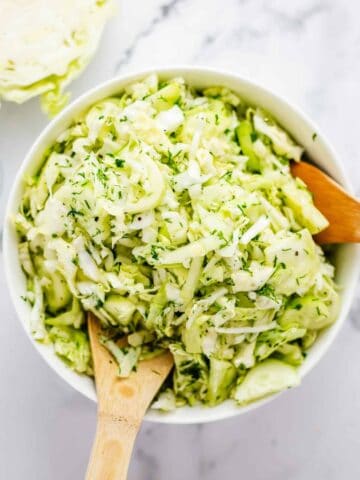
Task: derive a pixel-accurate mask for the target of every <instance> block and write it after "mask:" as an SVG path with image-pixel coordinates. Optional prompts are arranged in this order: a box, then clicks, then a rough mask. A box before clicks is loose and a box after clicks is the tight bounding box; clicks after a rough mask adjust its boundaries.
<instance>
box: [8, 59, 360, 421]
mask: <svg viewBox="0 0 360 480" xmlns="http://www.w3.org/2000/svg"><path fill="white" fill-rule="evenodd" d="M153 72H156V73H157V74H158V75H159V76H160V78H161V79H162V80H164V79H168V78H171V77H174V76H182V77H184V78H185V80H186V82H187V83H188V84H190V85H193V86H195V87H208V86H213V85H223V86H225V87H229V88H231V89H232V90H233V91H234V92H236V93H237V94H239V96H240V97H242V98H244V99H245V100H246V101H248V102H249V103H251V104H255V105H259V106H261V107H263V108H264V109H265V110H267V111H269V112H270V113H271V114H272V115H273V116H274V117H275V119H276V120H277V121H278V122H279V123H280V124H281V125H283V126H284V127H285V128H286V130H287V131H289V132H290V133H291V134H292V136H293V137H294V138H295V139H296V140H297V141H298V142H299V144H300V145H302V146H304V147H305V149H306V152H307V154H308V155H309V157H310V158H311V159H312V160H313V161H314V162H315V163H316V164H317V165H319V167H321V168H322V169H324V170H326V171H327V172H328V173H329V174H330V175H331V176H332V177H334V178H335V179H336V180H337V181H338V182H339V183H341V184H342V185H344V186H345V187H346V188H347V189H350V184H349V181H348V179H347V177H346V174H345V172H344V169H343V167H342V165H341V163H340V161H339V159H338V158H337V156H336V154H335V152H334V150H333V149H332V147H331V146H330V145H329V143H328V142H327V141H326V140H325V138H324V137H323V136H322V135H321V133H320V131H319V129H318V127H317V126H315V125H314V124H313V123H312V122H311V121H310V120H309V119H308V118H307V117H306V116H305V115H304V114H303V113H301V112H300V111H299V110H298V109H296V108H295V107H293V106H291V105H289V103H287V102H286V101H285V100H284V99H282V98H280V97H279V96H277V95H275V94H273V93H271V92H270V91H268V90H266V89H265V88H263V87H260V86H259V85H256V84H254V83H253V82H251V81H249V80H245V79H244V78H242V77H240V76H239V75H237V74H234V73H227V72H220V71H217V70H212V69H207V68H194V67H175V68H164V69H155V70H152V71H142V72H139V73H135V74H131V75H124V76H121V77H118V78H115V79H113V80H110V81H108V82H106V83H104V84H102V85H100V86H98V87H96V88H94V89H92V90H90V91H89V92H88V93H85V94H84V95H82V96H81V97H80V98H79V99H78V100H76V101H75V102H73V103H72V104H71V105H69V106H68V107H67V108H66V109H65V110H64V111H63V112H62V113H60V115H58V116H57V117H56V118H55V119H54V120H53V121H52V122H51V123H50V124H49V125H48V126H47V127H46V128H45V130H44V131H43V132H42V134H41V135H40V136H39V138H38V139H37V140H36V142H35V143H34V145H33V147H32V148H31V150H30V152H29V153H28V155H27V157H26V158H25V161H24V162H23V164H22V167H21V169H20V171H19V173H18V175H17V177H16V179H15V183H14V185H13V189H12V192H11V195H10V198H9V202H8V206H7V212H6V217H5V227H4V260H5V270H6V275H7V281H8V284H9V288H10V293H11V297H12V300H13V302H14V305H15V309H16V311H17V314H18V316H19V317H20V319H21V322H22V325H23V326H24V328H25V330H26V331H27V333H28V335H29V337H30V339H31V342H32V343H33V345H34V346H35V348H36V349H37V350H38V351H39V352H40V354H41V355H42V356H43V358H44V359H45V360H46V362H47V363H48V364H49V365H50V366H51V368H53V369H54V370H55V371H56V372H57V373H58V375H60V377H62V378H63V379H64V380H65V381H66V382H67V383H69V384H70V385H71V386H73V387H74V388H75V389H76V390H78V391H79V392H81V393H82V394H83V395H85V396H86V397H88V398H90V399H92V400H94V401H96V391H95V388H94V383H93V381H92V380H91V379H90V378H88V377H86V376H81V375H78V374H76V373H74V372H72V371H71V370H69V369H68V368H67V367H66V366H65V365H64V363H63V362H62V361H61V360H60V359H59V358H58V357H57V356H56V355H55V354H54V352H53V349H52V347H51V346H45V345H42V344H40V343H37V342H35V341H34V340H33V338H32V337H31V335H30V333H29V331H28V328H27V320H28V318H29V314H30V308H29V306H28V304H26V303H25V302H23V301H22V300H21V296H22V295H24V294H25V276H24V274H23V272H22V270H21V267H20V263H19V257H18V251H17V238H16V232H15V229H14V226H13V223H12V218H13V217H14V214H15V213H16V212H17V210H18V206H19V202H20V200H21V195H22V191H23V179H24V178H25V175H28V174H30V175H31V174H34V173H35V172H36V171H37V169H38V167H39V166H40V164H41V161H42V158H43V153H44V151H45V150H46V148H47V147H48V146H49V145H50V144H51V143H52V142H53V141H54V140H55V139H56V138H57V136H58V135H59V134H60V133H61V132H62V131H63V130H64V128H65V127H67V126H68V124H69V123H71V121H72V120H73V119H74V118H75V117H76V116H77V115H78V114H79V113H80V112H82V111H83V110H84V109H86V108H87V107H89V106H90V105H91V104H93V103H94V102H96V101H98V100H100V99H103V98H105V97H107V96H109V95H113V94H116V93H118V92H121V91H122V89H123V88H124V86H125V85H127V84H129V83H132V82H134V81H136V80H139V79H141V78H143V77H145V76H146V75H148V74H149V73H153ZM315 132H316V133H317V136H316V140H314V139H313V134H314V133H315ZM359 253H360V252H359V249H358V248H357V246H355V245H342V246H339V247H338V249H337V253H336V272H337V273H336V278H337V282H338V284H339V285H341V309H340V313H339V317H338V319H337V321H336V323H334V324H333V325H332V326H331V327H330V328H328V329H327V330H326V331H325V332H324V333H323V334H322V335H321V336H320V338H318V340H317V341H316V343H315V344H314V346H313V347H312V348H311V351H310V352H309V354H308V356H307V357H306V359H305V361H304V363H303V365H302V366H301V368H300V375H301V377H304V376H305V375H306V374H307V373H308V372H309V371H310V370H311V369H312V367H313V366H314V365H315V364H316V363H317V362H318V361H319V360H320V358H321V357H322V356H323V355H324V354H325V352H326V350H327V349H328V347H329V346H330V344H331V343H332V342H333V340H334V339H335V337H336V335H337V334H338V332H339V329H340V327H341V325H342V323H343V321H344V320H345V318H346V316H347V314H348V311H349V308H350V303H351V300H352V297H353V294H354V290H355V285H356V281H357V276H358V271H359V265H360V255H359ZM275 396H276V395H273V396H272V397H269V398H267V399H264V400H261V401H258V402H255V403H253V404H251V405H249V406H246V407H238V406H236V405H235V404H234V403H233V402H231V401H227V402H225V403H223V404H221V405H219V406H217V407H213V408H208V407H183V408H179V409H177V410H176V411H174V412H171V413H168V414H162V413H157V412H155V411H149V412H148V413H147V415H146V419H147V420H150V421H156V422H163V423H203V422H209V421H213V420H219V419H222V418H227V417H231V416H234V415H239V414H241V413H245V412H247V411H249V410H252V409H255V408H257V407H259V406H260V405H262V404H264V403H266V402H268V401H269V400H271V399H273V398H274V397H275Z"/></svg>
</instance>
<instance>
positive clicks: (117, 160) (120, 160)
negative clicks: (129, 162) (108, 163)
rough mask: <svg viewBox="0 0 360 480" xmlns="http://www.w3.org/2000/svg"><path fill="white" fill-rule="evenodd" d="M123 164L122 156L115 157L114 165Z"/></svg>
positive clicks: (120, 165)
mask: <svg viewBox="0 0 360 480" xmlns="http://www.w3.org/2000/svg"><path fill="white" fill-rule="evenodd" d="M124 164H125V160H123V159H122V158H115V165H116V166H117V167H119V168H122V167H123V166H124Z"/></svg>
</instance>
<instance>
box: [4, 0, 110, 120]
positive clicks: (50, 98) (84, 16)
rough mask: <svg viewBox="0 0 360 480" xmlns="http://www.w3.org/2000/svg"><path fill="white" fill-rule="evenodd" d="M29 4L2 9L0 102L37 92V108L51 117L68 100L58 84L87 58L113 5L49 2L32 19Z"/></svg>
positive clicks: (77, 70)
mask: <svg viewBox="0 0 360 480" xmlns="http://www.w3.org/2000/svg"><path fill="white" fill-rule="evenodd" d="M33 8H34V6H32V8H28V9H24V8H23V5H22V4H21V2H18V1H13V2H8V3H7V5H6V8H4V9H2V13H1V15H2V17H3V18H2V22H3V24H4V25H5V24H6V23H8V25H11V30H12V35H2V38H3V40H2V48H1V50H0V65H1V69H0V100H1V99H4V100H9V101H12V102H16V103H23V102H25V101H27V100H29V99H30V98H32V97H34V96H36V95H41V106H42V108H43V110H44V111H45V112H46V113H47V114H49V115H51V116H54V115H56V113H58V112H59V111H60V110H61V109H62V108H63V107H64V106H65V105H66V103H67V102H68V100H69V97H70V95H69V93H64V92H63V90H64V88H65V87H66V86H67V85H68V84H69V83H70V82H71V81H72V80H73V79H74V78H76V77H77V76H78V75H79V74H80V73H81V72H82V70H83V69H84V68H85V67H86V66H87V64H88V63H89V61H90V59H91V57H92V56H93V54H94V52H95V50H96V48H97V45H98V43H99V40H100V36H101V33H102V30H103V28H104V25H105V23H106V21H107V20H108V18H109V17H110V16H111V15H112V14H113V12H114V3H113V1H112V0H102V1H96V2H79V1H74V2H64V1H63V0H52V1H51V3H49V5H47V8H46V9H45V10H44V11H43V12H42V13H41V15H38V16H37V18H36V19H35V20H34V18H33ZM14 19H16V21H14ZM55 19H57V21H54V20H55ZM14 39H15V40H14Z"/></svg>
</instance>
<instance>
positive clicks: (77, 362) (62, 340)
mask: <svg viewBox="0 0 360 480" xmlns="http://www.w3.org/2000/svg"><path fill="white" fill-rule="evenodd" d="M49 338H50V340H51V341H52V342H53V344H54V349H55V352H56V354H57V355H59V357H61V358H62V359H63V360H64V361H65V362H66V364H67V365H69V367H71V368H72V369H73V370H75V371H76V372H78V373H87V374H91V372H92V371H91V364H90V358H91V355H90V345H89V340H88V337H87V335H86V333H85V332H82V331H81V330H77V329H75V328H72V327H66V326H54V327H51V328H50V330H49Z"/></svg>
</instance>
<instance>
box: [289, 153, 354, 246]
mask: <svg viewBox="0 0 360 480" xmlns="http://www.w3.org/2000/svg"><path fill="white" fill-rule="evenodd" d="M291 173H292V174H293V175H294V176H295V177H299V178H301V180H303V182H304V183H305V184H306V185H307V186H308V187H309V190H310V192H311V193H312V194H313V196H314V203H315V206H316V207H317V208H318V209H319V210H320V212H321V213H323V214H324V215H325V217H326V218H327V219H328V220H329V223H330V225H329V227H328V228H326V229H325V230H324V231H322V232H321V233H319V234H318V235H315V237H314V239H315V241H316V242H317V243H318V244H320V245H323V244H326V243H358V242H360V202H359V200H357V199H356V198H354V197H352V196H351V195H349V194H348V193H347V192H346V191H345V190H344V189H343V188H342V187H341V186H340V185H338V184H337V183H336V182H335V181H334V180H332V179H331V178H330V177H328V176H327V175H326V174H325V173H323V172H322V171H321V170H319V169H318V168H316V167H314V166H313V165H310V164H309V163H306V162H299V163H296V162H293V163H292V165H291Z"/></svg>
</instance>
